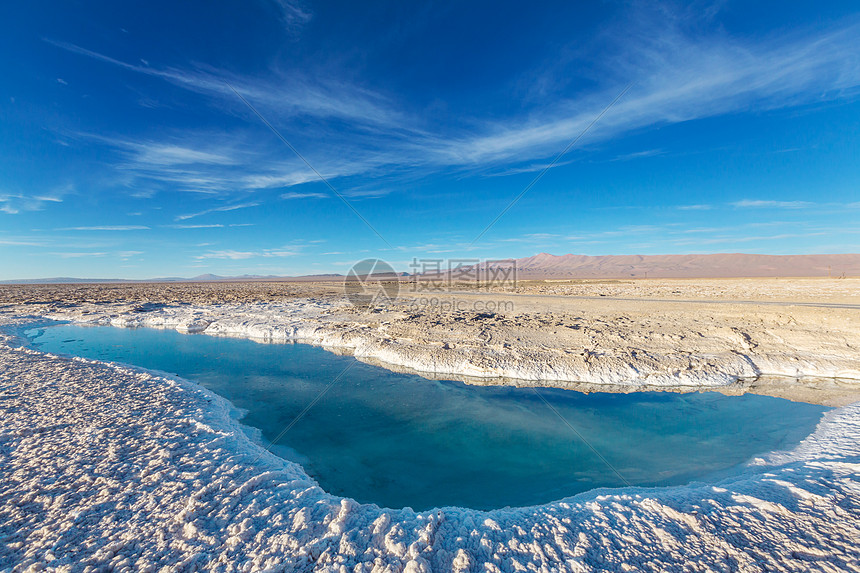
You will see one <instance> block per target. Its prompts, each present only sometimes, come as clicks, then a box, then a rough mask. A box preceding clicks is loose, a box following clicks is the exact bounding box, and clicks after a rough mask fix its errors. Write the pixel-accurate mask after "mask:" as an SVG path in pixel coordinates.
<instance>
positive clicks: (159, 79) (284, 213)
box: [0, 0, 860, 279]
mask: <svg viewBox="0 0 860 573" xmlns="http://www.w3.org/2000/svg"><path fill="white" fill-rule="evenodd" d="M368 4H370V5H369V6H367V5H364V3H355V2H310V1H307V2H305V1H302V2H291V1H290V0H246V1H242V2H239V1H236V2H228V1H215V2H179V3H177V2H158V1H153V2H146V3H143V2H39V1H34V2H22V3H6V5H4V6H3V7H2V8H0V45H2V56H0V73H2V78H3V79H2V82H0V90H2V91H0V117H2V132H0V261H2V266H1V267H0V279H11V278H36V277H50V276H86V277H125V278H147V277H158V276H194V275H198V274H202V273H210V272H211V273H216V274H224V275H235V274H244V273H249V274H279V275H288V274H311V273H322V272H346V270H347V269H348V268H349V266H350V265H351V264H352V263H353V262H355V261H357V260H359V259H363V258H367V257H370V256H376V257H380V258H383V259H385V260H387V261H390V262H392V263H393V264H394V265H395V266H396V267H397V268H399V269H400V270H409V269H408V265H409V262H410V261H412V260H413V258H419V259H420V258H504V257H522V256H528V255H532V254H535V253H537V252H542V251H543V252H551V253H555V254H564V253H582V254H590V255H600V254H633V253H636V254H666V253H712V252H751V253H768V254H789V253H846V252H858V251H860V248H858V243H860V226H858V223H860V161H858V158H860V153H858V151H860V150H858V144H857V136H856V134H857V133H860V98H858V95H860V52H858V50H857V49H856V46H857V45H860V11H858V10H857V8H856V3H854V2H818V3H806V4H807V6H806V7H801V6H798V5H799V4H801V3H785V2H758V3H749V2H740V1H725V2H716V3H704V2H693V3H677V4H675V3H664V4H662V5H660V6H657V5H656V4H655V3H646V2H620V3H615V2H604V3H571V2H559V3H555V4H552V3H503V2H502V3H500V2H474V3H462V2H434V3H419V2H414V3H413V2H372V3H368ZM750 4H754V6H750ZM795 4H798V5H795ZM626 86H630V88H629V90H628V91H627V92H626V93H624V95H623V97H621V98H620V99H619V100H618V102H617V103H616V104H615V105H613V106H612V107H611V108H610V109H609V110H608V111H607V112H606V113H605V115H604V116H603V117H602V118H601V119H600V121H598V122H597V123H596V124H595V125H594V126H593V127H592V128H591V129H590V130H589V131H588V132H587V133H586V134H585V135H584V136H583V137H582V138H581V139H580V140H579V141H578V142H577V144H576V145H575V146H573V147H572V148H571V150H570V151H569V152H568V153H567V154H565V155H564V156H563V157H561V158H560V159H559V160H558V162H557V163H556V164H555V165H554V166H553V167H552V168H551V169H549V170H547V171H546V172H545V174H544V176H543V177H542V178H541V179H540V180H539V181H538V182H537V183H536V184H535V185H534V186H533V187H532V188H531V189H530V190H529V192H528V193H526V194H525V195H524V196H523V197H522V199H521V200H519V201H518V202H517V203H516V204H515V205H513V206H512V207H511V208H510V209H509V210H508V211H507V212H506V213H505V215H504V216H503V217H501V218H500V219H499V220H498V221H497V222H496V223H495V224H494V225H493V226H492V227H491V228H490V229H489V230H486V232H485V233H484V234H483V235H481V233H482V232H483V231H484V230H485V229H486V228H487V226H488V225H489V224H490V222H491V221H493V219H495V218H496V217H497V216H498V215H499V213H501V212H502V211H503V210H504V209H505V208H506V207H507V206H509V205H510V203H511V201H512V200H513V199H514V198H515V197H516V196H517V195H518V194H520V193H521V192H522V191H523V189H525V188H526V187H527V186H528V185H529V183H530V182H531V181H532V180H533V179H534V178H535V177H536V176H537V175H538V174H540V173H541V172H542V171H543V170H544V169H545V168H546V166H547V165H549V164H550V163H551V162H552V161H553V159H554V158H556V156H557V155H558V154H559V153H560V152H561V151H562V150H563V149H565V147H566V146H567V145H568V144H569V143H570V142H571V141H573V140H574V139H575V138H576V137H577V136H578V135H579V134H580V133H581V132H582V131H583V129H585V127H586V126H587V125H588V124H589V123H590V122H591V121H593V120H594V118H595V117H596V116H597V115H598V114H599V113H600V112H601V111H602V110H603V109H604V108H606V106H607V105H608V104H609V103H610V102H611V101H613V99H614V98H616V97H617V96H618V95H619V94H620V93H621V92H622V91H623V90H624V89H625V87H626ZM234 89H235V90H236V91H237V92H239V94H240V95H241V96H242V98H244V99H245V100H246V101H247V102H248V103H250V104H251V105H252V106H253V107H254V108H255V109H256V110H258V112H259V114H260V115H262V116H263V117H264V118H265V119H266V121H268V122H269V123H270V124H271V125H272V126H274V127H275V129H277V130H278V132H279V133H280V134H282V135H283V137H284V138H285V139H286V140H287V141H288V142H289V143H290V144H291V145H292V146H293V147H294V148H295V149H296V150H297V151H298V152H299V153H300V154H301V155H302V156H303V157H304V158H305V159H306V160H307V162H308V163H310V165H312V166H313V168H314V169H316V170H317V171H318V172H319V173H320V174H321V175H322V176H323V177H324V178H325V179H326V180H327V181H328V182H329V184H330V185H331V186H332V187H333V188H334V189H336V190H337V192H338V193H340V194H341V195H342V196H343V198H344V199H345V200H346V202H348V203H349V205H347V204H346V203H344V201H342V200H341V199H340V198H338V196H337V195H336V194H335V193H334V192H332V190H331V189H330V188H329V187H328V186H327V185H326V184H325V183H323V182H322V181H320V179H319V178H318V177H317V175H316V174H315V173H314V172H313V171H312V170H311V169H309V168H308V166H307V165H306V164H305V163H304V162H303V161H302V160H301V159H300V158H299V157H297V155H296V154H295V153H294V152H293V151H292V150H291V149H290V148H289V147H288V146H287V145H285V144H284V143H283V142H282V141H281V140H280V139H279V138H278V137H277V136H276V135H275V134H274V133H273V132H272V131H270V130H269V128H268V127H267V126H266V125H265V124H264V123H263V121H261V120H260V118H259V117H257V116H256V115H255V114H254V113H253V112H252V111H251V110H250V109H249V108H248V107H247V106H246V105H245V103H243V101H242V99H240V97H238V96H237V95H236V93H234V91H233V90H234ZM355 211H357V212H358V213H360V214H361V216H362V217H363V218H364V221H363V220H362V218H361V217H359V216H357V215H356V213H355ZM365 221H366V222H367V223H369V225H368V224H366V222H365ZM370 227H372V229H371V228H370ZM479 235H481V237H480V239H479V240H477V241H475V239H476V237H478V236H479Z"/></svg>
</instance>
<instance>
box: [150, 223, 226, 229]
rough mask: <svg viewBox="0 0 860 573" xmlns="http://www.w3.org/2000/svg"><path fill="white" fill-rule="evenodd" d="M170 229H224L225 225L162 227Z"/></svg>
mask: <svg viewBox="0 0 860 573" xmlns="http://www.w3.org/2000/svg"><path fill="white" fill-rule="evenodd" d="M162 227H167V228H168V229H222V228H224V225H222V224H221V223H213V224H211V225H162Z"/></svg>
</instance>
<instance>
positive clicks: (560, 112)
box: [437, 19, 860, 163]
mask: <svg viewBox="0 0 860 573" xmlns="http://www.w3.org/2000/svg"><path fill="white" fill-rule="evenodd" d="M858 38H860V26H858V25H856V24H854V25H850V26H847V27H843V28H838V29H830V30H827V31H825V32H815V33H811V34H806V35H802V34H799V33H794V34H790V35H783V36H780V37H770V38H766V39H762V40H757V41H750V40H747V39H738V38H731V37H728V36H726V35H724V34H712V35H710V36H707V35H702V34H700V33H699V34H696V33H693V32H690V31H685V30H684V29H683V26H682V25H681V24H680V23H679V22H677V21H671V20H670V22H669V24H668V25H667V24H666V23H665V22H658V21H656V20H653V21H650V20H647V19H646V20H644V21H642V22H639V23H638V24H637V27H636V28H635V29H634V30H632V31H631V32H630V35H629V37H628V38H626V39H625V44H627V45H629V46H630V49H629V50H627V51H625V52H624V53H623V54H617V55H615V56H611V57H607V58H605V61H606V64H607V77H614V78H617V83H616V85H614V86H607V87H605V88H604V89H602V90H600V91H598V92H595V93H593V94H591V95H588V96H582V97H578V98H576V99H574V100H561V101H560V103H558V104H556V105H555V106H553V107H552V108H547V109H543V110H540V111H539V112H537V113H535V114H532V116H531V117H529V118H528V119H526V120H525V121H521V120H518V119H516V118H515V119H513V120H510V121H508V122H505V123H498V122H495V123H493V124H491V127H490V130H489V133H486V134H477V135H473V136H465V137H461V138H458V139H455V140H452V141H450V142H448V143H444V142H439V144H438V145H439V146H438V149H437V151H438V155H440V156H443V157H448V158H449V160H450V162H451V163H482V162H489V161H501V160H511V159H525V158H527V157H529V156H532V157H534V156H535V155H538V156H541V155H543V156H545V155H547V154H549V153H552V152H553V150H556V151H557V150H558V149H559V148H561V147H563V146H564V144H565V143H566V142H568V141H570V140H572V139H573V138H574V137H575V136H576V135H577V134H578V133H580V132H581V131H582V130H583V129H584V128H585V127H586V126H587V125H588V123H589V122H591V121H592V120H593V119H594V117H596V116H597V114H598V113H599V112H600V110H601V109H602V108H603V107H605V106H606V105H607V104H608V103H609V102H610V101H611V100H612V99H613V98H614V97H615V95H617V94H618V93H619V92H620V91H621V88H622V87H623V86H624V85H625V84H626V83H629V82H634V86H633V88H632V89H631V90H630V92H629V93H627V94H626V95H625V96H624V98H622V99H621V100H620V101H619V102H618V103H617V104H616V105H615V106H614V107H613V108H612V109H611V110H610V111H609V112H608V113H607V114H606V116H605V117H604V118H603V119H602V120H601V122H600V123H598V124H597V125H596V126H595V128H593V130H592V131H591V132H590V133H589V135H588V141H589V142H594V141H599V140H605V139H608V138H612V137H615V136H618V135H619V134H621V133H624V132H628V131H631V130H634V129H639V128H642V127H645V126H650V125H660V124H669V123H678V122H683V121H690V120H695V119H701V118H706V117H713V116H717V115H721V114H725V113H733V112H741V111H747V110H750V109H756V110H768V109H778V108H783V107H790V106H795V105H800V104H808V103H815V102H823V101H828V100H831V99H837V98H842V97H846V96H848V95H850V94H855V95H856V93H857V88H858V86H860V59H858V58H857V57H856V55H855V52H856V50H855V48H854V46H855V45H856V43H857V41H858Z"/></svg>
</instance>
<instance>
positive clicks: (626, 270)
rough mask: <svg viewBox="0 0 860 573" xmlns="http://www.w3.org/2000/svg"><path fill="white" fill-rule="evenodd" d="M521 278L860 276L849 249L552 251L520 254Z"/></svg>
mask: <svg viewBox="0 0 860 573" xmlns="http://www.w3.org/2000/svg"><path fill="white" fill-rule="evenodd" d="M516 268H517V278H520V279H523V278H525V279H528V278H534V279H539V278H545V279H554V278H558V279H561V278H592V279H593V278H729V277H737V278H742V277H826V276H833V277H839V276H842V275H843V274H845V275H846V276H860V254H848V255H753V254H745V253H721V254H716V255H604V256H598V257H590V256H586V255H561V256H556V255H550V254H548V253H540V254H537V255H534V256H532V257H526V258H523V259H516Z"/></svg>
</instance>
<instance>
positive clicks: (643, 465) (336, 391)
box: [26, 325, 827, 510]
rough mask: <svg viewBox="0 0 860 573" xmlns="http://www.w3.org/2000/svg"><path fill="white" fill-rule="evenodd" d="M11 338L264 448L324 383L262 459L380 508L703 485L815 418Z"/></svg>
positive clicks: (120, 337) (140, 347) (289, 355)
mask: <svg viewBox="0 0 860 573" xmlns="http://www.w3.org/2000/svg"><path fill="white" fill-rule="evenodd" d="M26 335H27V336H28V338H29V339H30V340H31V342H32V344H33V346H34V347H36V348H38V349H40V350H43V351H47V352H54V353H63V354H71V355H75V356H82V357H85V358H91V359H97V360H105V361H117V362H123V363H127V364H132V365H136V366H141V367H144V368H149V369H155V370H161V371H165V372H169V373H173V374H178V375H179V376H181V377H183V378H187V379H190V380H194V381H196V382H198V383H199V384H201V385H203V386H204V387H206V388H208V389H210V390H212V391H213V392H216V393H217V394H220V395H221V396H223V397H225V398H227V399H228V400H230V401H231V402H232V403H233V404H234V405H235V406H236V407H237V408H240V409H241V410H244V411H246V412H247V413H246V414H245V416H244V417H243V418H242V423H243V424H246V425H248V426H252V427H254V428H258V429H259V430H260V432H261V434H262V436H263V438H264V439H265V440H268V441H269V442H271V441H272V440H274V439H276V438H277V437H278V436H279V435H280V434H282V432H283V430H284V429H285V428H286V427H287V426H289V425H290V424H291V423H293V422H294V420H295V419H296V417H297V416H298V415H299V414H300V413H301V412H302V411H303V410H305V408H306V407H307V406H308V405H309V404H311V403H312V402H313V401H314V400H315V399H316V398H318V397H319V396H320V394H321V392H322V391H323V390H324V389H325V388H326V387H327V386H329V384H330V383H331V382H332V381H333V380H335V379H336V378H338V376H340V378H339V379H338V381H337V382H335V383H334V384H333V385H331V387H330V388H329V390H328V391H327V392H325V394H323V395H322V397H321V398H319V400H318V401H317V402H316V403H315V404H314V405H313V407H312V408H310V409H309V410H308V411H307V413H306V414H305V415H304V416H302V417H301V418H300V419H299V420H298V421H297V422H295V423H294V424H293V425H292V427H291V428H290V429H289V431H288V432H286V433H284V434H283V435H282V437H280V438H279V439H278V440H277V443H275V444H273V445H272V448H271V449H272V451H273V452H274V453H276V454H278V455H280V456H282V457H285V458H287V459H290V460H292V461H296V462H298V463H300V464H301V465H302V466H303V467H304V469H305V471H307V472H308V474H309V475H311V476H312V477H313V478H314V479H316V480H317V482H318V483H319V484H320V486H322V487H323V488H325V490H326V491H328V492H330V493H333V494H337V495H343V496H348V497H351V498H353V499H356V500H358V501H360V502H371V503H376V504H379V505H381V506H385V507H393V508H397V507H405V506H409V507H412V508H413V509H416V510H425V509H429V508H432V507H440V506H447V505H457V506H463V507H471V508H476V509H491V508H499V507H505V506H523V505H535V504H541V503H547V502H550V501H554V500H558V499H561V498H563V497H568V496H571V495H575V494H577V493H581V492H584V491H587V490H590V489H593V488H596V487H617V486H623V485H625V484H626V483H627V484H632V485H658V486H659V485H678V484H684V483H689V482H690V481H695V480H700V479H708V478H709V477H710V478H713V477H715V476H717V475H720V474H721V473H725V472H727V471H729V470H731V468H734V467H736V466H737V465H738V464H742V463H744V462H746V461H748V460H749V459H750V458H751V457H753V456H755V455H757V454H762V453H765V452H768V451H771V450H775V449H785V448H788V447H791V446H792V445H794V444H796V443H797V442H799V441H800V440H802V439H803V438H804V437H806V436H807V435H809V434H810V433H812V431H813V430H814V428H815V425H816V424H817V422H818V421H819V419H820V418H821V415H822V414H823V412H824V411H826V410H827V408H826V407H823V406H817V405H811V404H803V403H796V402H790V401H788V400H783V399H779V398H772V397H767V396H756V395H750V394H747V395H743V396H725V395H723V394H719V393H715V392H701V393H687V394H677V393H671V392H635V393H630V394H612V393H592V394H583V393H579V392H575V391H570V390H558V389H547V388H542V389H540V390H539V393H540V396H543V398H545V399H546V401H547V402H548V403H549V404H550V405H551V407H550V406H548V405H547V403H545V402H544V401H543V400H542V399H541V397H540V396H538V395H537V394H536V393H535V392H534V391H533V390H531V389H529V388H514V387H504V386H469V385H466V384H463V383H461V382H450V381H438V380H427V379H425V378H422V377H420V376H416V375H412V374H401V373H395V372H391V371H388V370H385V369H384V368H381V367H378V366H372V365H368V364H364V363H361V362H358V361H356V360H355V359H354V358H352V357H351V356H339V355H336V354H333V353H330V352H327V351H325V350H323V349H322V348H318V347H314V346H309V345H305V344H260V343H257V342H254V341H251V340H243V339H233V338H220V337H213V336H207V335H202V334H181V333H178V332H176V331H171V330H157V329H148V328H139V329H131V328H114V327H105V326H99V327H92V326H75V325H59V326H51V327H47V328H38V329H32V330H29V331H27V332H26ZM347 367H349V368H348V369H347ZM345 369H347V370H346V372H344V370H345ZM561 418H564V420H562V419H561ZM619 475H620V477H619ZM622 478H623V479H622ZM625 482H626V483H625Z"/></svg>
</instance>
